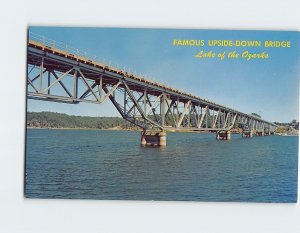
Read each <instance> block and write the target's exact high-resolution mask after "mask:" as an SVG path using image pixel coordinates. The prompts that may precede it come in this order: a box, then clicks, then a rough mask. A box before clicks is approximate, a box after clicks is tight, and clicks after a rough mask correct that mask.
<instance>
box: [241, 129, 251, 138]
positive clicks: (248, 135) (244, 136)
mask: <svg viewBox="0 0 300 233" xmlns="http://www.w3.org/2000/svg"><path fill="white" fill-rule="evenodd" d="M242 136H243V138H252V137H253V132H252V131H251V130H249V131H243V132H242Z"/></svg>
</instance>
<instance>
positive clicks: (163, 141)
mask: <svg viewBox="0 0 300 233" xmlns="http://www.w3.org/2000/svg"><path fill="white" fill-rule="evenodd" d="M166 145H167V133H166V132H165V131H157V130H144V131H142V133H141V146H166Z"/></svg>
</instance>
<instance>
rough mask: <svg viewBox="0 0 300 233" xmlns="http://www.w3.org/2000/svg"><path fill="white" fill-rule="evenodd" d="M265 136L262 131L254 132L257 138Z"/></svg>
mask: <svg viewBox="0 0 300 233" xmlns="http://www.w3.org/2000/svg"><path fill="white" fill-rule="evenodd" d="M264 135H265V134H264V132H262V131H257V132H256V136H259V137H262V136H264Z"/></svg>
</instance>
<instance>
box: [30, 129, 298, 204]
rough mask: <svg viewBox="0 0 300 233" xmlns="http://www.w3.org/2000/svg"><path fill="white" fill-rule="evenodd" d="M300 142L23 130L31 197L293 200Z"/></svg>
mask: <svg viewBox="0 0 300 233" xmlns="http://www.w3.org/2000/svg"><path fill="white" fill-rule="evenodd" d="M297 165H298V137H282V136H266V137H254V138H251V139H245V138H242V137H241V135H233V137H232V140H230V141H217V140H216V139H215V134H199V133H168V134H167V146H166V147H164V148H162V147H141V146H140V132H127V131H100V130H46V129H45V130H39V129H28V130H27V147H26V185H25V195H26V197H30V198H77V199H109V200H111V199H113V200H191V201H247V202H296V201H297Z"/></svg>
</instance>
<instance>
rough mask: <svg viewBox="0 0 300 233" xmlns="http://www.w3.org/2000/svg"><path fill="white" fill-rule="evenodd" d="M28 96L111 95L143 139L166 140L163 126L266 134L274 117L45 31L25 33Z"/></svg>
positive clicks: (221, 135) (66, 99)
mask: <svg viewBox="0 0 300 233" xmlns="http://www.w3.org/2000/svg"><path fill="white" fill-rule="evenodd" d="M27 65H28V67H27V96H28V98H30V99H38V100H44V101H55V102H62V103H69V104H78V103H81V102H88V103H96V104H102V103H103V102H105V101H106V100H108V99H109V100H110V101H111V102H112V103H113V105H114V106H115V107H116V109H117V110H118V111H119V113H120V114H121V116H122V117H123V118H124V119H126V120H127V121H129V122H131V123H132V124H134V125H136V126H138V127H140V128H141V129H142V136H141V144H142V145H166V132H167V131H187V132H190V131H207V132H216V139H219V140H228V139H230V135H231V132H232V131H235V132H239V133H241V134H242V135H243V136H244V137H247V138H249V137H252V136H253V135H257V136H264V135H270V134H272V133H273V132H274V130H275V129H276V125H275V124H274V123H272V122H268V121H266V120H263V119H261V118H260V117H257V116H255V115H252V114H246V113H242V112H240V111H237V110H235V109H232V108H229V107H226V106H223V105H220V104H217V103H214V102H212V101H209V100H206V99H204V98H200V97H198V96H195V95H192V94H189V93H186V92H183V91H180V90H177V89H174V88H172V87H169V86H166V85H163V84H160V83H157V82H154V81H150V80H147V79H145V78H143V77H140V76H138V75H136V74H133V73H129V72H127V71H125V70H122V69H119V68H116V67H113V66H109V65H107V64H103V63H101V62H98V61H97V59H96V58H94V57H90V56H88V55H87V54H86V53H82V52H81V51H79V50H77V49H74V48H72V47H69V46H67V45H65V44H62V43H60V42H57V41H54V40H50V39H48V38H45V37H43V36H39V35H36V34H33V33H29V39H28V50H27Z"/></svg>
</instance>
